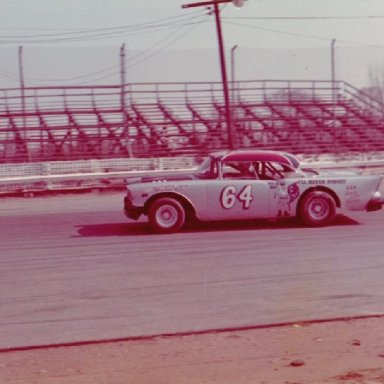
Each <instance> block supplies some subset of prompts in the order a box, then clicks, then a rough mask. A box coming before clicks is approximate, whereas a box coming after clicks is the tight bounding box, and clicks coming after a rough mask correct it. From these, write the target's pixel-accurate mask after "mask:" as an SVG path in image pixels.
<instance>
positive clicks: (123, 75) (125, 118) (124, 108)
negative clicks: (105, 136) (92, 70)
mask: <svg viewBox="0 0 384 384" xmlns="http://www.w3.org/2000/svg"><path fill="white" fill-rule="evenodd" d="M125 57H126V54H125V44H123V45H122V46H121V48H120V107H121V114H122V118H123V130H124V137H125V144H126V148H127V153H128V157H132V151H131V146H130V142H129V131H128V130H129V129H128V114H127V103H126V95H127V84H126V59H125Z"/></svg>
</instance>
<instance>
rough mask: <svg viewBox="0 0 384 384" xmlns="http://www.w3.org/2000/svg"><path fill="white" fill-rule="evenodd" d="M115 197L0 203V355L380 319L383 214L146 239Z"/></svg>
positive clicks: (214, 226)
mask: <svg viewBox="0 0 384 384" xmlns="http://www.w3.org/2000/svg"><path fill="white" fill-rule="evenodd" d="M122 198H123V194H122V193H101V194H97V193H95V194H84V195H61V196H48V197H34V198H3V199H0V236H1V250H0V266H1V269H0V335H1V337H0V349H3V348H8V347H19V346H33V345H41V344H51V343H54V344H56V343H66V342H76V341H84V340H100V339H110V338H123V337H130V336H138V335H153V334H164V333H166V334H169V333H175V332H184V331H185V332H188V331H199V330H208V329H220V328H235V327H244V326H251V325H263V324H274V323H283V322H289V321H301V320H312V319H327V318H335V317H347V316H360V315H369V314H382V313H384V283H383V281H384V278H383V276H384V251H383V249H384V234H383V222H384V211H378V212H372V213H366V212H354V213H350V212H341V214H340V215H338V217H337V220H336V223H335V225H332V226H330V227H326V228H305V227H302V226H300V225H299V224H297V223H296V222H295V221H292V220H287V221H285V222H280V223H274V222H268V221H253V222H247V223H226V224H220V223H210V224H204V225H192V226H189V227H187V228H186V229H185V230H183V231H182V232H180V233H177V234H174V235H155V234H152V233H151V232H150V231H149V229H148V226H147V224H146V223H145V222H139V223H136V222H132V221H128V220H127V219H126V218H125V217H124V215H123V213H122Z"/></svg>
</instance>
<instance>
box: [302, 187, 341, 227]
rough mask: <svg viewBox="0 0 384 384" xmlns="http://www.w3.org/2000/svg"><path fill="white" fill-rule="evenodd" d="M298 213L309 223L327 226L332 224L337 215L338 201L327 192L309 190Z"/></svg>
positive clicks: (313, 225) (315, 225) (314, 225)
mask: <svg viewBox="0 0 384 384" xmlns="http://www.w3.org/2000/svg"><path fill="white" fill-rule="evenodd" d="M298 213H299V216H300V218H301V219H302V220H303V222H304V223H305V224H307V225H310V226H312V227H320V226H325V225H328V224H330V223H331V222H332V221H333V220H334V218H335V216H336V203H335V200H334V199H333V197H332V196H331V195H330V194H329V193H327V192H323V191H313V192H309V193H308V194H307V195H306V196H305V197H304V198H303V200H302V201H301V203H300V206H299V212H298Z"/></svg>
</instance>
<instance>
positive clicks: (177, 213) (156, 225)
mask: <svg viewBox="0 0 384 384" xmlns="http://www.w3.org/2000/svg"><path fill="white" fill-rule="evenodd" d="M148 219H149V224H150V225H151V227H152V228H153V229H154V230H155V231H156V232H158V233H174V232H177V231H178V230H179V229H180V228H181V227H182V226H183V225H184V222H185V210H184V208H183V206H182V205H181V204H180V203H179V202H178V201H177V200H175V199H172V198H161V199H158V200H155V201H154V202H153V203H152V205H151V206H150V208H149V211H148Z"/></svg>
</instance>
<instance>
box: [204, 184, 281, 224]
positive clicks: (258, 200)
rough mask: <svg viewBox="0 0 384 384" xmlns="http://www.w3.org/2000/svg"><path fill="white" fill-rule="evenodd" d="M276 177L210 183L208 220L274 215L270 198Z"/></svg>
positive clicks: (272, 194)
mask: <svg viewBox="0 0 384 384" xmlns="http://www.w3.org/2000/svg"><path fill="white" fill-rule="evenodd" d="M274 189H276V182H275V181H267V180H255V179H222V180H215V182H214V183H210V184H209V185H208V186H207V209H206V212H203V213H201V215H199V216H201V217H202V218H204V219H206V220H226V219H243V218H244V219H251V218H267V217H271V213H270V200H271V197H273V196H274V194H275V193H274Z"/></svg>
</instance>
